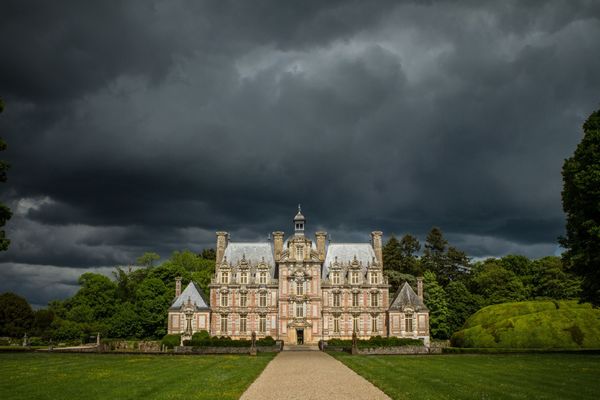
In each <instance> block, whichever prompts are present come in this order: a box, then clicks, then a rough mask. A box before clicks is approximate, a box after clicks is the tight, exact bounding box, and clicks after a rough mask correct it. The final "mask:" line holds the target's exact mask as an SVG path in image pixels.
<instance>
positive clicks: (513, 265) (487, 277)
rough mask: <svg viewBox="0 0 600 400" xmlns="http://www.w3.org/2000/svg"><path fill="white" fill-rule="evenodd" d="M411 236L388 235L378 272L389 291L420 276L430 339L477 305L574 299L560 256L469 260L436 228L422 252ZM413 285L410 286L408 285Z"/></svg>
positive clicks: (577, 288)
mask: <svg viewBox="0 0 600 400" xmlns="http://www.w3.org/2000/svg"><path fill="white" fill-rule="evenodd" d="M420 250H421V244H420V242H419V240H418V239H417V238H416V237H414V236H413V235H410V234H407V235H405V236H403V237H402V238H401V239H400V240H398V239H397V238H396V237H394V236H392V237H390V239H389V240H388V241H387V242H386V244H385V246H384V247H383V264H384V268H385V270H384V272H385V274H386V275H387V277H388V281H389V283H390V284H391V286H392V287H391V289H390V293H394V292H395V290H397V289H398V288H399V287H400V286H401V284H402V283H403V282H404V281H407V282H409V283H410V284H411V285H414V284H415V281H416V276H418V275H422V276H423V284H424V291H425V293H424V300H425V304H426V305H427V307H428V308H429V313H430V314H429V318H430V330H431V335H432V336H433V337H434V338H439V339H447V338H449V337H450V336H451V335H452V333H453V332H456V331H458V330H460V328H461V327H462V325H463V324H464V322H465V321H466V319H467V318H468V317H469V316H471V315H472V314H473V313H475V312H476V311H477V310H479V309H480V308H482V307H485V306H488V305H492V304H498V303H505V302H512V301H524V300H538V299H539V300H541V299H554V300H563V299H577V298H578V297H579V295H580V292H581V282H582V280H581V278H579V277H577V276H575V275H573V274H572V273H571V271H569V270H568V269H566V268H565V266H564V264H563V262H562V260H561V258H560V257H554V256H549V257H543V258H540V259H537V260H531V259H529V258H527V257H525V256H521V255H507V256H504V257H502V258H489V259H487V260H481V261H476V262H472V261H471V260H470V259H469V258H468V257H467V255H466V254H465V253H464V252H463V251H461V250H459V249H457V248H456V247H453V246H450V245H449V243H448V241H447V240H446V239H445V238H444V236H443V233H442V231H441V229H439V228H437V227H434V228H432V229H431V231H430V232H429V234H428V235H427V238H426V240H425V244H424V246H423V252H422V254H421V255H420V253H419V252H420ZM413 287H414V286H413Z"/></svg>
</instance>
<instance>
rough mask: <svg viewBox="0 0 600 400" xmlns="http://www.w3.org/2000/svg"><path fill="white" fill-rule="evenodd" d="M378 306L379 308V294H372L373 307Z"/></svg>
mask: <svg viewBox="0 0 600 400" xmlns="http://www.w3.org/2000/svg"><path fill="white" fill-rule="evenodd" d="M378 306H379V294H378V293H371V307H378Z"/></svg>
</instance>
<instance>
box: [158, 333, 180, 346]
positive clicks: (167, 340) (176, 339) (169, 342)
mask: <svg viewBox="0 0 600 400" xmlns="http://www.w3.org/2000/svg"><path fill="white" fill-rule="evenodd" d="M179 343H181V335H165V336H163V338H162V340H161V341H160V345H161V346H165V347H166V348H168V349H172V348H173V347H175V346H179Z"/></svg>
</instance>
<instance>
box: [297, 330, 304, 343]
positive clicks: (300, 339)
mask: <svg viewBox="0 0 600 400" xmlns="http://www.w3.org/2000/svg"><path fill="white" fill-rule="evenodd" d="M296 342H297V344H304V329H296Z"/></svg>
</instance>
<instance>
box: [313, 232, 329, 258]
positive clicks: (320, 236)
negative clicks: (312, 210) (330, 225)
mask: <svg viewBox="0 0 600 400" xmlns="http://www.w3.org/2000/svg"><path fill="white" fill-rule="evenodd" d="M315 236H316V238H317V253H319V260H321V262H323V261H325V241H326V240H327V232H323V231H321V232H317V233H315Z"/></svg>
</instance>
